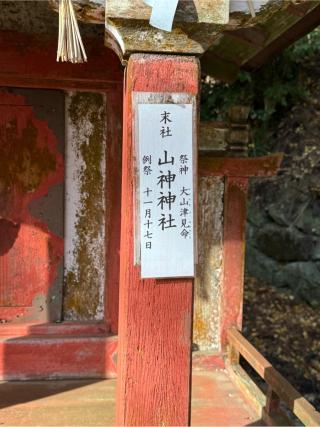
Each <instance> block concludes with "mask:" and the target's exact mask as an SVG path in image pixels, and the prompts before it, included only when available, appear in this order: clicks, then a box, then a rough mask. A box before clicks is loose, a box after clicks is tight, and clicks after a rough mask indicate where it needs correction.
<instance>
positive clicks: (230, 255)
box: [220, 177, 248, 348]
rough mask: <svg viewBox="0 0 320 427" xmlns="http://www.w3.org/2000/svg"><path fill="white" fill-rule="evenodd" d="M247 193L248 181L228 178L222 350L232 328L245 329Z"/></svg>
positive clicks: (226, 189)
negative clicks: (243, 307)
mask: <svg viewBox="0 0 320 427" xmlns="http://www.w3.org/2000/svg"><path fill="white" fill-rule="evenodd" d="M247 191H248V178H239V177H238V178H235V177H227V178H226V180H225V197H224V243H223V245H224V248H223V260H224V272H223V286H222V297H221V324H220V334H221V345H222V348H224V347H225V346H226V343H227V330H228V329H229V328H230V327H231V326H237V327H238V328H239V329H241V326H242V305H243V280H244V256H245V227H246V220H247V209H246V207H247ZM235 213H236V214H235Z"/></svg>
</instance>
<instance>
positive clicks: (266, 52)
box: [242, 1, 320, 71]
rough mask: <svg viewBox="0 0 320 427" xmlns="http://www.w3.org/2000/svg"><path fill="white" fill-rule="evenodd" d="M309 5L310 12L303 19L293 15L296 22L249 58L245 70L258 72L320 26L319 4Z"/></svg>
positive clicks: (312, 3) (244, 65) (309, 2)
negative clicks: (276, 56) (274, 57)
mask: <svg viewBox="0 0 320 427" xmlns="http://www.w3.org/2000/svg"><path fill="white" fill-rule="evenodd" d="M307 3H308V4H309V6H310V9H309V12H308V13H307V14H306V15H304V16H303V17H302V18H301V19H299V17H297V16H296V15H292V16H293V17H294V18H296V20H295V22H293V23H292V24H291V25H290V26H287V28H285V27H283V30H282V32H281V33H280V34H279V35H278V36H277V37H273V39H272V40H271V41H270V43H268V46H266V47H265V48H264V49H262V50H260V51H259V52H257V53H256V54H255V55H254V56H252V57H251V58H247V60H246V61H245V62H244V63H243V64H242V68H243V69H245V70H248V71H253V70H257V69H258V68H260V67H261V66H262V65H263V64H265V63H266V62H267V61H269V60H270V58H272V57H273V56H275V55H276V54H278V53H279V52H281V51H282V50H283V49H285V48H286V47H288V46H290V45H291V44H292V43H294V42H295V41H296V40H299V39H300V38H301V37H303V36H305V35H306V34H308V33H309V32H311V31H312V30H314V29H315V28H316V27H317V26H318V25H319V24H320V5H319V2H317V1H308V2H307ZM288 15H289V13H288Z"/></svg>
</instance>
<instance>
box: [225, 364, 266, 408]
mask: <svg viewBox="0 0 320 427" xmlns="http://www.w3.org/2000/svg"><path fill="white" fill-rule="evenodd" d="M226 369H227V371H228V374H229V375H230V378H231V380H232V381H233V382H234V383H235V385H236V386H237V387H238V388H239V389H240V391H241V393H243V395H244V396H245V397H246V399H247V401H248V402H249V403H250V405H251V406H252V408H253V409H254V410H255V412H256V413H257V414H258V416H262V410H263V408H264V407H265V405H266V396H265V395H264V394H263V392H262V391H261V390H260V388H259V387H258V386H257V385H256V384H255V383H254V382H253V381H252V379H251V378H250V376H249V375H248V374H247V373H246V371H245V370H244V369H243V368H242V367H241V366H240V365H230V363H226Z"/></svg>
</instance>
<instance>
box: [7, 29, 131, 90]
mask: <svg viewBox="0 0 320 427" xmlns="http://www.w3.org/2000/svg"><path fill="white" fill-rule="evenodd" d="M84 43H85V45H86V50H87V54H88V58H89V61H88V62H87V63H85V64H77V65H74V64H70V63H58V62H56V51H57V40H52V39H48V38H47V37H43V36H42V37H40V36H31V35H27V34H21V33H18V32H14V31H0V50H1V52H2V54H1V56H0V81H1V84H2V85H4V86H18V87H19V86H20V87H35V88H54V89H58V88H61V89H78V90H81V89H82V90H95V89H96V90H107V91H109V90H114V88H115V87H116V86H118V88H119V90H120V91H121V86H122V81H123V69H122V67H121V64H120V62H119V59H118V58H117V57H116V55H115V54H114V53H113V52H112V51H110V50H108V49H106V48H105V46H104V44H103V40H101V41H100V42H97V40H93V39H85V40H84Z"/></svg>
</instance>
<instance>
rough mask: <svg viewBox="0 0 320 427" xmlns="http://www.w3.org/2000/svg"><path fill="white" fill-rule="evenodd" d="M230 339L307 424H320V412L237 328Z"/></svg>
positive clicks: (229, 333) (230, 333)
mask: <svg viewBox="0 0 320 427" xmlns="http://www.w3.org/2000/svg"><path fill="white" fill-rule="evenodd" d="M228 340H229V342H230V344H232V345H233V346H234V347H235V348H236V349H237V351H239V353H240V354H241V355H242V356H243V357H244V358H245V359H246V361H247V362H249V364H250V365H251V366H252V367H253V368H254V369H255V371H256V372H257V373H258V374H259V375H260V376H261V377H262V378H263V379H264V380H265V381H266V383H267V384H268V385H270V387H271V389H272V390H273V391H274V392H275V393H276V394H277V395H278V396H279V398H280V399H281V400H283V401H284V402H285V403H286V404H287V405H288V407H289V408H290V409H291V410H292V412H293V413H294V414H295V415H296V416H297V417H298V418H299V419H300V420H301V421H302V422H303V423H304V424H305V425H307V426H318V425H320V413H319V412H317V411H316V409H315V408H314V407H313V406H312V405H311V404H310V403H309V402H308V401H307V400H306V399H305V398H304V397H303V396H301V394H300V393H298V392H297V390H296V389H295V388H294V387H293V386H292V385H291V384H290V383H289V382H288V381H287V380H286V379H285V378H284V377H283V376H282V375H281V374H280V373H279V372H278V371H277V370H276V369H275V368H274V367H273V366H272V365H271V363H270V362H268V360H267V359H265V358H264V357H263V356H262V354H260V353H259V352H258V351H257V350H256V349H255V348H254V347H253V345H252V344H250V342H249V341H247V340H246V338H245V337H244V336H243V335H242V334H241V333H240V332H239V331H238V330H237V329H236V328H231V329H230V330H229V331H228Z"/></svg>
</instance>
